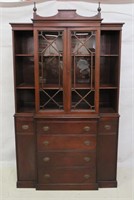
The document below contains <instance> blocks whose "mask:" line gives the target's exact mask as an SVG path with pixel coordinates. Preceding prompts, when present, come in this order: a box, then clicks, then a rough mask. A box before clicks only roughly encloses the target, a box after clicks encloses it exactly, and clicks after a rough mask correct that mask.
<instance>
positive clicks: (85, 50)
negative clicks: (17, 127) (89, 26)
mask: <svg viewBox="0 0 134 200" xmlns="http://www.w3.org/2000/svg"><path fill="white" fill-rule="evenodd" d="M71 38H72V40H71V45H72V69H71V70H72V103H71V109H72V110H77V109H88V110H92V111H94V110H95V89H94V83H95V80H94V79H95V48H96V33H95V31H86V32H80V31H72V32H71Z"/></svg>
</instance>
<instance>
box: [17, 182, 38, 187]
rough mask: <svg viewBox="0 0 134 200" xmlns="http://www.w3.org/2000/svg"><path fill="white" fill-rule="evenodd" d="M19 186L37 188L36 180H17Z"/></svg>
mask: <svg viewBox="0 0 134 200" xmlns="http://www.w3.org/2000/svg"><path fill="white" fill-rule="evenodd" d="M17 188H35V182H34V181H17Z"/></svg>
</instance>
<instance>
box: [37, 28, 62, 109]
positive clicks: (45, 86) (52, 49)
mask: <svg viewBox="0 0 134 200" xmlns="http://www.w3.org/2000/svg"><path fill="white" fill-rule="evenodd" d="M38 42H39V43H38V45H39V52H38V55H39V87H40V109H41V110H44V109H63V32H62V31H53V32H50V31H39V32H38Z"/></svg>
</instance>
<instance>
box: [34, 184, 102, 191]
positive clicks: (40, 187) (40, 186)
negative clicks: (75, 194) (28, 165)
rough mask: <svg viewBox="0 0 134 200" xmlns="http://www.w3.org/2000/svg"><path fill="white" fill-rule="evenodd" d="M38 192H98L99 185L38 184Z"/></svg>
mask: <svg viewBox="0 0 134 200" xmlns="http://www.w3.org/2000/svg"><path fill="white" fill-rule="evenodd" d="M36 190H98V184H97V183H91V184H50V185H49V184H47V185H46V184H37V186H36Z"/></svg>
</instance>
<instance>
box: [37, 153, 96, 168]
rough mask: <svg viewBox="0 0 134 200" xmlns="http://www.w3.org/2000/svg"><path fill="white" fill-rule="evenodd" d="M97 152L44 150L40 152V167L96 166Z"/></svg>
mask: <svg viewBox="0 0 134 200" xmlns="http://www.w3.org/2000/svg"><path fill="white" fill-rule="evenodd" d="M95 163H96V153H95V152H51V153H50V152H45V153H44V152H43V153H38V165H39V169H43V168H44V167H45V168H48V169H49V168H50V167H51V166H53V167H64V166H66V167H70V166H85V167H91V166H92V167H93V168H95V166H96V165H95Z"/></svg>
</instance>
